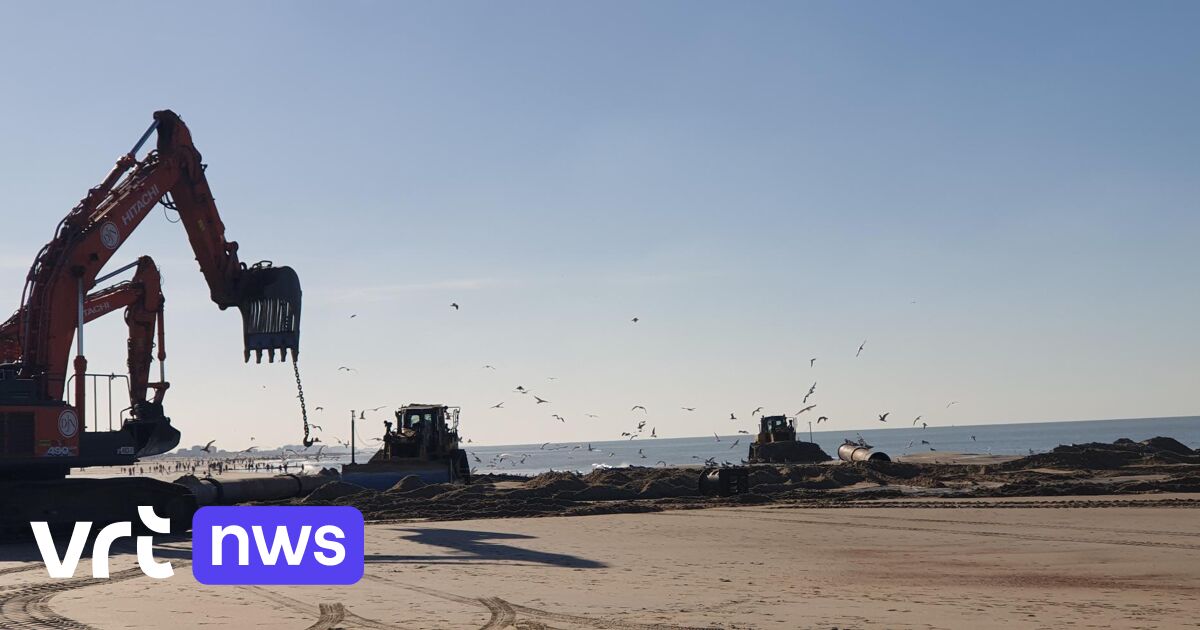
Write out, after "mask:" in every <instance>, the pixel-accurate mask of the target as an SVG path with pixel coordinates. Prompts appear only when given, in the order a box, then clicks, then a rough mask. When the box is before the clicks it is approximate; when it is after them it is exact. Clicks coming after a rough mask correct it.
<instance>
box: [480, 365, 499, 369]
mask: <svg viewBox="0 0 1200 630" xmlns="http://www.w3.org/2000/svg"><path fill="white" fill-rule="evenodd" d="M481 369H484V370H494V369H496V368H495V366H492V365H485V366H483V368H481Z"/></svg>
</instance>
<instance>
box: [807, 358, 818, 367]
mask: <svg viewBox="0 0 1200 630" xmlns="http://www.w3.org/2000/svg"><path fill="white" fill-rule="evenodd" d="M816 363H817V357H813V358H811V359H809V360H808V367H812V366H814V365H816Z"/></svg>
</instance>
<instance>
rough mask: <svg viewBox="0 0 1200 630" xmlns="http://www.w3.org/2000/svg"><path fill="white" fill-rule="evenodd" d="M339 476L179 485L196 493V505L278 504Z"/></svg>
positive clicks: (192, 480) (188, 480)
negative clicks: (261, 502)
mask: <svg viewBox="0 0 1200 630" xmlns="http://www.w3.org/2000/svg"><path fill="white" fill-rule="evenodd" d="M337 480H338V476H337V475H336V474H326V473H321V474H316V475H276V476H274V477H260V478H249V479H231V480H229V481H220V480H217V479H213V478H212V477H205V478H203V479H201V478H199V477H195V476H192V475H186V476H184V477H180V478H179V479H176V480H175V483H177V484H179V485H181V486H184V487H186V488H187V489H188V490H191V491H192V494H193V495H195V497H196V505H198V506H200V507H203V506H205V505H230V504H234V503H244V502H246V501H278V500H280V499H290V498H292V497H299V496H304V495H306V494H308V493H310V492H312V491H313V490H316V489H317V488H320V487H321V486H323V485H325V484H327V483H329V482H331V481H337Z"/></svg>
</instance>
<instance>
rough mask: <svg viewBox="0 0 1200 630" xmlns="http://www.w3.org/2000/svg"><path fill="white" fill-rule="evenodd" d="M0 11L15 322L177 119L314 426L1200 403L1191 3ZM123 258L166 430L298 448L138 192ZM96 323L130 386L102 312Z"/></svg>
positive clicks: (207, 6)
mask: <svg viewBox="0 0 1200 630" xmlns="http://www.w3.org/2000/svg"><path fill="white" fill-rule="evenodd" d="M0 12H2V19H0V59H2V60H3V61H2V62H0V63H2V64H3V68H4V72H3V82H4V89H3V98H2V99H0V146H2V147H3V151H0V192H2V195H3V196H2V197H0V203H2V204H3V206H4V216H5V217H6V218H7V222H6V225H5V229H4V230H3V231H0V246H2V247H3V250H2V252H0V287H7V289H6V290H7V292H8V293H7V295H8V299H9V300H10V301H9V305H10V307H11V308H12V309H15V308H16V307H17V305H18V302H19V298H20V290H21V283H22V281H23V277H24V273H25V271H26V269H27V268H28V266H29V263H30V262H31V261H32V259H33V257H34V255H35V253H36V252H37V250H38V249H39V248H40V247H41V246H42V244H43V243H45V242H46V241H47V240H48V239H49V238H50V236H51V233H52V230H53V228H54V226H55V224H56V223H57V222H58V220H59V219H60V218H61V217H62V216H63V215H64V214H65V213H66V212H67V211H68V210H70V208H71V207H72V206H73V205H74V204H75V203H76V201H77V200H78V199H79V198H80V197H82V196H83V195H84V193H85V192H86V191H87V189H88V188H89V187H91V186H93V185H95V184H96V183H97V182H98V181H99V180H100V179H101V178H102V177H103V175H104V174H105V173H106V172H107V171H108V169H109V167H110V166H111V163H112V162H113V160H115V159H116V157H117V156H118V155H119V154H120V153H121V152H123V151H126V150H128V148H129V147H130V146H131V145H132V143H133V142H134V141H135V140H136V139H137V136H138V135H139V134H140V133H141V131H142V130H143V129H144V128H145V126H146V125H147V124H148V123H149V121H150V114H151V112H152V111H154V110H155V109H161V108H171V109H174V110H175V111H177V112H178V113H180V115H182V116H183V118H184V120H186V121H187V123H188V124H189V125H190V127H191V129H192V131H193V134H194V138H195V141H196V144H197V146H198V148H199V149H200V150H201V151H202V152H203V154H204V158H205V160H206V162H207V163H208V164H209V166H210V168H209V169H208V177H209V181H210V183H211V185H212V187H213V190H214V192H215V194H216V197H217V203H218V206H219V207H220V210H221V212H222V215H223V217H224V220H225V223H226V226H227V229H228V237H229V238H230V239H233V240H237V241H239V242H240V243H241V253H242V257H243V259H244V260H246V261H251V262H252V261H254V260H258V259H264V258H265V259H271V260H273V261H275V262H276V263H277V264H289V265H292V266H293V267H295V268H296V269H297V270H298V272H299V274H300V277H301V280H302V282H303V285H304V290H305V302H304V319H303V333H302V345H301V347H302V351H301V368H302V371H303V373H304V376H305V385H306V393H307V397H308V401H309V404H310V411H311V409H312V407H313V406H316V405H321V406H323V407H324V408H325V411H323V412H319V413H314V414H313V416H314V418H316V422H318V423H319V424H322V425H323V426H324V428H325V433H326V434H327V435H328V436H340V437H343V438H344V437H347V435H348V431H347V429H346V427H345V425H346V424H347V422H346V418H347V416H348V414H349V410H350V409H362V408H364V407H375V406H378V405H385V404H388V405H396V404H400V403H404V402H445V403H449V404H459V405H461V406H462V407H463V421H464V430H465V433H466V434H467V435H468V436H470V437H472V438H473V439H474V441H475V442H476V443H493V444H504V443H516V442H540V441H546V440H552V441H566V440H600V439H606V438H616V437H617V436H618V434H619V433H620V432H621V431H624V430H627V429H629V427H631V426H632V425H633V424H634V422H635V421H636V418H638V417H640V414H639V416H634V415H632V414H631V413H630V411H629V410H630V407H631V406H633V405H638V404H640V405H645V406H646V407H647V408H648V409H649V414H648V418H649V421H650V422H649V423H650V425H653V426H655V427H656V428H657V430H658V434H659V435H660V436H665V437H677V436H685V435H702V434H706V433H709V432H712V431H720V432H722V433H733V432H734V431H735V430H736V429H743V428H744V429H750V428H751V426H750V420H749V419H750V415H751V411H752V410H753V409H754V408H756V407H758V406H763V407H765V409H766V410H767V411H769V412H787V413H794V412H795V411H796V410H798V409H799V408H800V407H801V399H802V398H803V397H804V394H805V392H807V390H808V388H809V386H810V385H811V384H812V383H813V382H814V381H815V382H817V390H816V394H815V395H814V396H813V398H812V399H811V400H810V403H811V402H815V403H817V405H818V407H817V409H816V410H814V411H815V412H817V413H819V414H820V415H826V416H828V417H829V418H830V425H829V426H830V428H835V429H836V428H845V429H847V430H851V429H856V428H862V427H878V426H881V425H880V424H879V423H878V422H877V421H876V420H875V418H876V416H877V415H878V414H880V413H883V412H885V411H886V412H891V414H892V415H891V416H890V418H891V423H889V424H893V423H900V424H904V425H907V424H908V423H909V422H910V421H911V419H912V418H913V417H915V416H917V415H918V414H921V415H924V417H925V419H926V420H927V421H929V422H930V423H931V424H960V425H961V424H972V423H995V422H1008V421H1027V420H1069V419H1096V418H1113V417H1143V416H1167V415H1191V414H1196V413H1197V412H1198V411H1200V387H1198V386H1197V384H1198V383H1200V359H1198V357H1200V326H1198V324H1197V321H1198V320H1197V313H1198V312H1200V291H1198V290H1197V289H1198V287H1200V207H1198V206H1200V176H1198V172H1200V117H1198V116H1197V112H1200V39H1198V38H1197V37H1196V33H1197V32H1200V5H1197V4H1195V3H1173V2H1153V3H1135V2H1126V3H1105V2H1090V1H1089V2H1052V3H1044V2H1003V3H999V2H998V3H991V4H990V5H984V4H982V3H959V2H905V3H900V2H820V3H814V2H807V3H806V2H786V3H771V2H756V3H710V2H699V3H696V2H687V3H673V2H655V3H595V4H591V5H585V4H582V3H560V2H548V3H533V2H525V3H406V4H402V3H389V2H341V3H325V4H317V3H284V2H210V3H186V4H181V3H161V2H146V3H140V2H121V3H74V4H71V5H70V10H66V9H65V8H64V7H63V6H62V5H59V6H53V7H52V6H48V5H45V4H42V3H25V4H13V3H7V4H5V5H3V8H2V9H0ZM140 254H150V255H151V256H153V257H154V258H155V259H156V260H157V261H158V262H159V263H160V265H161V267H162V270H163V273H164V275H165V277H166V285H165V291H166V293H167V333H168V344H167V345H168V352H169V355H170V358H169V360H168V362H167V369H168V377H169V380H171V381H172V388H171V390H170V392H169V393H168V396H167V410H168V413H169V415H171V416H172V417H173V418H174V421H175V423H176V425H177V426H178V427H179V428H180V429H181V430H182V431H183V433H184V438H183V442H182V445H183V446H188V445H191V444H197V443H199V444H203V443H204V442H206V441H208V440H209V439H213V438H216V439H217V440H218V446H221V447H224V448H227V449H235V448H244V446H245V445H247V444H249V438H250V436H256V437H257V441H256V443H257V444H264V443H266V444H278V443H284V442H292V443H294V442H297V441H299V438H300V420H299V417H298V410H297V404H296V400H295V387H294V385H293V383H292V374H291V369H290V367H289V366H287V365H282V366H281V365H278V364H277V365H274V366H268V365H261V366H259V365H249V366H245V365H243V364H242V363H241V339H240V322H239V318H238V316H237V315H236V314H235V313H233V312H221V311H218V310H217V309H216V308H215V306H213V305H212V304H211V303H210V302H209V301H208V297H207V289H206V288H205V285H204V283H203V279H202V277H201V275H200V274H199V273H198V272H197V271H196V265H195V263H194V262H193V261H192V255H191V252H190V250H189V249H188V246H187V240H186V238H185V236H184V233H183V231H182V229H181V228H180V226H179V225H176V224H172V223H169V222H168V221H167V220H166V215H165V213H164V211H163V210H162V209H158V210H156V211H155V213H154V215H153V216H151V217H150V218H149V219H147V221H146V222H145V223H144V224H143V225H142V227H141V229H140V230H139V232H138V233H137V234H136V235H135V237H134V238H132V239H131V240H130V241H129V242H127V243H126V245H125V246H124V247H123V248H122V249H121V251H120V252H118V254H117V256H116V257H115V258H114V260H113V263H114V265H113V266H114V267H115V266H116V264H118V263H124V262H127V261H130V260H133V259H134V258H135V257H136V256H137V255H140ZM0 297H2V296H0ZM451 302H457V303H459V304H460V305H461V306H462V309H461V311H458V312H455V311H453V310H452V309H450V307H449V304H450V303H451ZM352 314H355V315H357V317H354V318H353V319H351V317H350V316H351V315H352ZM635 316H636V317H639V318H640V320H641V321H640V322H638V323H637V324H634V323H632V322H631V321H630V319H631V318H632V317H635ZM87 334H88V339H89V342H88V344H87V345H88V350H89V359H90V362H91V368H92V369H93V370H95V371H108V370H113V371H118V372H119V371H123V370H124V356H123V353H124V327H123V325H122V323H121V322H120V317H111V316H110V317H109V318H108V320H107V321H103V322H99V323H96V324H93V325H89V327H88V331H87ZM864 340H866V347H865V349H864V351H863V353H862V356H860V357H858V358H855V356H854V355H855V351H856V350H857V348H858V346H859V344H860V343H862V342H863V341H864ZM813 357H816V358H817V361H816V364H815V366H814V367H811V368H810V367H809V359H810V358H813ZM485 364H491V365H494V366H495V368H496V369H495V370H486V369H483V368H482V366H483V365H485ZM342 365H345V366H350V367H354V368H355V369H357V370H358V371H357V372H356V373H347V372H339V371H338V370H337V368H338V366H342ZM550 377H555V378H556V379H557V380H549V378H550ZM517 385H522V386H524V387H526V388H527V389H530V390H532V391H533V392H535V393H536V394H538V395H540V396H541V397H542V398H545V399H547V400H549V401H551V402H550V403H548V404H543V405H536V404H535V403H534V401H533V400H532V398H530V397H527V396H521V395H519V394H515V393H513V391H512V390H513V388H514V387H516V386H517ZM952 400H957V401H960V404H958V405H955V406H954V407H951V408H949V409H947V408H946V404H947V403H948V402H950V401H952ZM501 401H504V407H503V409H489V407H490V406H492V405H494V404H496V403H499V402H501ZM121 406H123V405H121ZM682 406H688V407H696V408H697V409H696V411H695V412H692V413H688V412H684V411H682V410H681V409H680V407H682ZM554 413H557V414H560V415H562V416H564V417H565V418H566V422H565V423H561V422H559V421H557V420H554V419H552V418H551V417H550V416H551V414H554ZM730 413H735V414H736V415H737V416H738V418H739V419H740V421H739V422H733V421H730V420H729V415H730ZM810 413H811V412H810ZM586 414H596V415H597V416H599V417H598V418H589V417H587V416H586ZM368 418H371V419H372V421H371V422H368V423H366V424H367V426H365V427H360V433H361V434H364V435H373V434H376V433H377V426H378V425H376V424H375V422H377V421H378V420H381V419H382V418H383V415H382V411H381V412H379V413H375V414H368ZM327 441H330V442H332V439H327Z"/></svg>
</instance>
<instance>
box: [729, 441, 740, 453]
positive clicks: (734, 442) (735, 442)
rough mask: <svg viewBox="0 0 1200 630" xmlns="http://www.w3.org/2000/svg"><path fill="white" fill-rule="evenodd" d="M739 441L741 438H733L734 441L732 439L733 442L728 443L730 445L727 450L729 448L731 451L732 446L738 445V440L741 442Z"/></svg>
mask: <svg viewBox="0 0 1200 630" xmlns="http://www.w3.org/2000/svg"><path fill="white" fill-rule="evenodd" d="M741 441H742V438H738V439H736V440H734V441H733V444H730V445H729V450H731V451H732V450H733V447H735V446H737V445H738V442H741Z"/></svg>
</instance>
